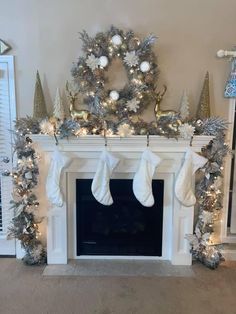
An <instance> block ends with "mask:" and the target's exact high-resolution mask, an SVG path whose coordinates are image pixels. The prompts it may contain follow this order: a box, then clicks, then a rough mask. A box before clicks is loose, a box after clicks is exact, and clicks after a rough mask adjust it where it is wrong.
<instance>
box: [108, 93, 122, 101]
mask: <svg viewBox="0 0 236 314" xmlns="http://www.w3.org/2000/svg"><path fill="white" fill-rule="evenodd" d="M119 97H120V95H119V93H118V92H117V91H116V90H112V91H111V92H110V98H111V99H112V100H114V101H116V100H118V99H119Z"/></svg>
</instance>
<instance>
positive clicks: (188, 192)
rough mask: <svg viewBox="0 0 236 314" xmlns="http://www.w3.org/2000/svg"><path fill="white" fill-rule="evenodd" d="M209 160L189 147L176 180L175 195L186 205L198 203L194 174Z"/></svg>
mask: <svg viewBox="0 0 236 314" xmlns="http://www.w3.org/2000/svg"><path fill="white" fill-rule="evenodd" d="M207 161H208V160H207V159H206V158H204V157H203V156H200V155H198V154H197V153H195V152H194V151H193V150H192V149H191V148H188V149H187V151H186V153H185V159H184V163H183V166H182V168H181V169H180V172H179V174H178V177H177V179H176V182H175V195H176V197H177V199H178V200H179V201H180V202H181V203H182V204H183V205H184V206H187V207H188V206H193V205H194V204H195V203H196V197H195V194H194V192H193V188H192V185H193V184H192V183H193V182H192V180H193V175H194V173H195V172H196V171H197V170H198V169H199V168H202V167H203V166H204V165H205V164H206V163H207Z"/></svg>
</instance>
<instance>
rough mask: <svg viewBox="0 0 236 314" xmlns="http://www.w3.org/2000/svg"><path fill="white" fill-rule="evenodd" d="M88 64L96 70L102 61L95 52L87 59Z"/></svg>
mask: <svg viewBox="0 0 236 314" xmlns="http://www.w3.org/2000/svg"><path fill="white" fill-rule="evenodd" d="M86 64H87V66H88V67H89V68H90V69H91V70H92V71H94V70H95V69H97V68H98V66H99V65H100V61H99V59H98V58H96V57H95V56H94V55H93V54H91V55H89V56H88V58H87V60H86Z"/></svg>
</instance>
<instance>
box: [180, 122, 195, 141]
mask: <svg viewBox="0 0 236 314" xmlns="http://www.w3.org/2000/svg"><path fill="white" fill-rule="evenodd" d="M194 132H195V127H194V126H192V125H190V124H188V123H184V124H182V125H181V126H180V127H179V135H180V137H181V138H183V139H185V140H189V139H190V138H191V137H192V136H193V134H194Z"/></svg>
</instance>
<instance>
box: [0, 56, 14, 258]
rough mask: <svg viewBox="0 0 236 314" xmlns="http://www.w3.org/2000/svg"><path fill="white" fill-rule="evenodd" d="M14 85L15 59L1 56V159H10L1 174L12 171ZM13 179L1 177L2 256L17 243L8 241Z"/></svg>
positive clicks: (0, 239) (4, 164) (0, 240)
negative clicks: (5, 157)
mask: <svg viewBox="0 0 236 314" xmlns="http://www.w3.org/2000/svg"><path fill="white" fill-rule="evenodd" d="M15 107H16V106H15V84H14V59H13V57H12V56H0V158H1V157H4V156H7V157H9V159H10V161H9V163H3V162H1V161H0V172H3V171H5V170H9V171H11V170H12V133H11V130H12V129H13V120H15V118H16V109H15ZM12 189H13V185H12V180H11V177H5V176H0V192H1V198H0V201H1V203H0V205H1V207H0V255H3V254H4V255H13V254H15V241H9V240H6V237H7V229H8V226H9V223H10V221H11V219H12V217H13V211H12V210H10V200H11V198H12Z"/></svg>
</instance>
